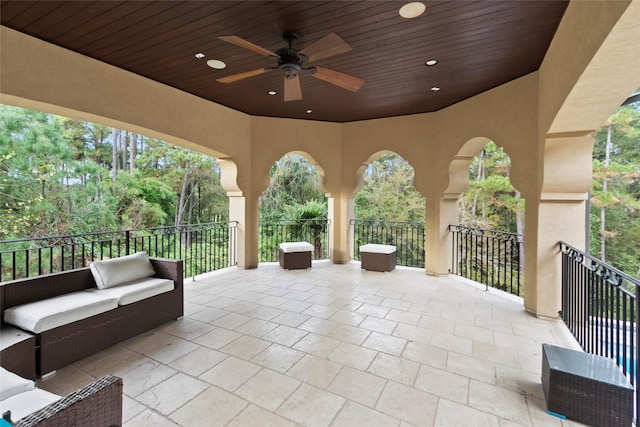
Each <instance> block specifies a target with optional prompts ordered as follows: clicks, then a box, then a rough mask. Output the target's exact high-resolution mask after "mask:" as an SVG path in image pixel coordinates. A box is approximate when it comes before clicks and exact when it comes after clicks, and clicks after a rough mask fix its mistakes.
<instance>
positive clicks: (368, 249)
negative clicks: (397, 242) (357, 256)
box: [360, 243, 396, 254]
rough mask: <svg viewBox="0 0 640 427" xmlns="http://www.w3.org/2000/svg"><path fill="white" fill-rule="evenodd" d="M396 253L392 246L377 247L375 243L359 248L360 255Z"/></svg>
mask: <svg viewBox="0 0 640 427" xmlns="http://www.w3.org/2000/svg"><path fill="white" fill-rule="evenodd" d="M395 251H396V247H395V246H393V245H378V244H375V243H368V244H366V245H362V246H360V253H362V252H365V253H369V254H392V253H394V252H395Z"/></svg>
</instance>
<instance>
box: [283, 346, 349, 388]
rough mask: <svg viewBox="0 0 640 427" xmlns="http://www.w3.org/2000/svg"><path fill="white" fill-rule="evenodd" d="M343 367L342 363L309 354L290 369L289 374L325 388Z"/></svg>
mask: <svg viewBox="0 0 640 427" xmlns="http://www.w3.org/2000/svg"><path fill="white" fill-rule="evenodd" d="M341 368H342V365H340V364H338V363H335V362H332V361H330V360H327V359H323V358H321V357H316V356H313V355H310V354H308V355H306V356H304V357H303V358H302V359H301V360H300V361H299V362H298V363H296V364H295V365H294V366H293V367H292V368H291V369H289V371H287V375H289V376H292V377H294V378H296V379H298V380H300V381H304V382H306V383H309V384H312V385H314V386H316V387H320V388H325V387H327V386H328V385H329V383H331V381H333V379H334V378H335V376H336V375H337V374H338V372H339V371H340V369H341Z"/></svg>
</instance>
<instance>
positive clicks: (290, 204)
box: [258, 152, 329, 262]
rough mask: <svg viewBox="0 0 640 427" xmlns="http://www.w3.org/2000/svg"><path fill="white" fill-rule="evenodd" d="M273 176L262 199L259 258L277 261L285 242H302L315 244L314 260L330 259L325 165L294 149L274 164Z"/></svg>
mask: <svg viewBox="0 0 640 427" xmlns="http://www.w3.org/2000/svg"><path fill="white" fill-rule="evenodd" d="M269 177H270V181H269V187H268V188H267V189H266V190H265V191H264V192H263V193H262V195H261V196H260V201H259V211H260V218H259V233H258V234H259V236H258V251H259V254H258V261H259V262H275V261H277V260H278V248H279V246H280V244H281V243H284V242H298V241H305V242H308V243H310V244H312V245H313V247H314V251H313V259H327V258H329V222H328V219H327V218H328V208H327V197H326V196H325V193H324V191H323V188H322V177H323V171H322V168H320V167H319V166H318V165H317V164H316V163H315V161H314V159H313V158H312V157H311V156H309V155H308V154H306V153H302V152H291V153H288V154H285V155H284V156H282V157H281V158H280V159H279V160H278V161H276V162H275V163H274V165H273V166H272V167H271V169H270V171H269Z"/></svg>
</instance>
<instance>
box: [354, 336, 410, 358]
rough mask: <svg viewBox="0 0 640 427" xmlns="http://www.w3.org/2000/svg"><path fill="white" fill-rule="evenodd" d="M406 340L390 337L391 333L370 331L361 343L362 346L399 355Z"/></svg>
mask: <svg viewBox="0 0 640 427" xmlns="http://www.w3.org/2000/svg"><path fill="white" fill-rule="evenodd" d="M406 344H407V340H405V339H403V338H397V337H392V336H391V335H386V334H381V333H379V332H371V335H369V337H368V338H367V339H366V340H365V341H364V343H362V345H363V346H364V347H367V348H372V349H374V350H378V351H383V352H385V353H389V354H394V355H396V356H399V355H401V354H402V351H403V350H404V347H405V345H406Z"/></svg>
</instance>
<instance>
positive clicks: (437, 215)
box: [424, 193, 459, 275]
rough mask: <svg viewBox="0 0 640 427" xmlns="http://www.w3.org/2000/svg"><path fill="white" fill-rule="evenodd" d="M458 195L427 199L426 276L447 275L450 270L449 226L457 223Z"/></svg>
mask: <svg viewBox="0 0 640 427" xmlns="http://www.w3.org/2000/svg"><path fill="white" fill-rule="evenodd" d="M458 198H459V194H448V193H445V194H443V195H441V196H440V197H427V198H426V199H427V214H426V218H425V245H424V246H425V255H426V256H425V269H426V272H427V274H434V275H443V274H449V272H450V270H451V246H452V241H451V235H450V233H449V225H451V224H457V223H458V216H459V213H458Z"/></svg>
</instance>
